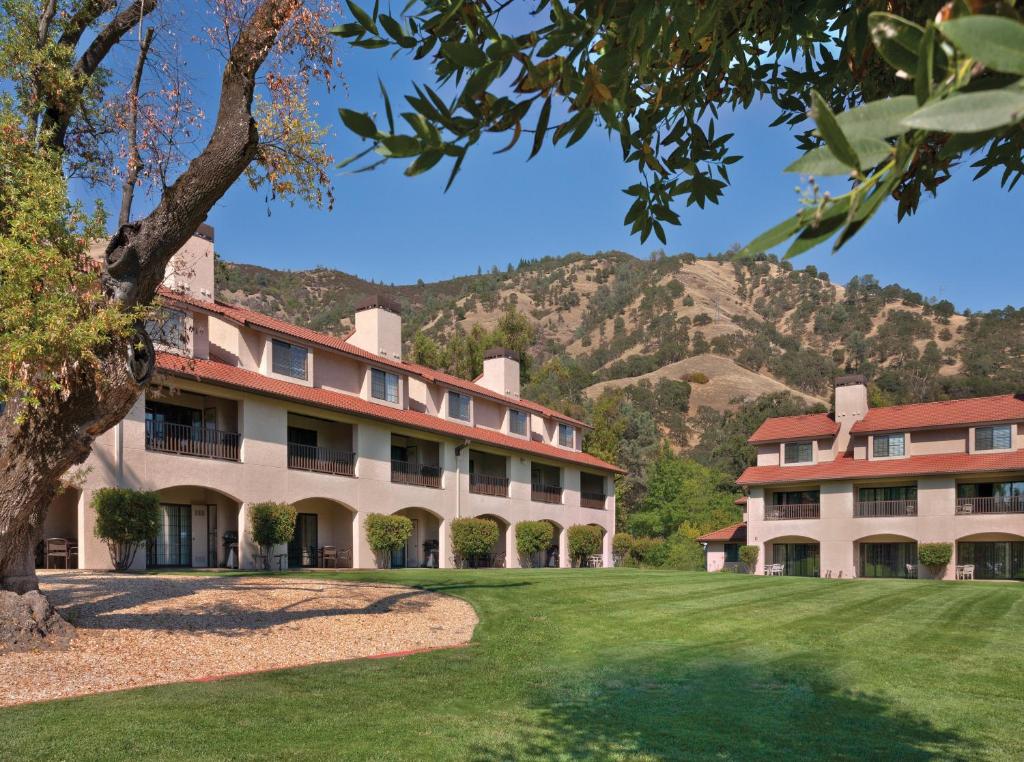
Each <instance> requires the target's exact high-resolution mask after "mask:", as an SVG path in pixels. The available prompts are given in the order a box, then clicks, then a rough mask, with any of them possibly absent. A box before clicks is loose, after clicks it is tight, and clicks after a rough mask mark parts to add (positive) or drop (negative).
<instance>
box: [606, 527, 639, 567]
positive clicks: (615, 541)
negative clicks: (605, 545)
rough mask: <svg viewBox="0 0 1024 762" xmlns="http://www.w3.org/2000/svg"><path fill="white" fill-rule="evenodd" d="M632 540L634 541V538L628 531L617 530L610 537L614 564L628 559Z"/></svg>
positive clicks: (631, 549) (631, 548)
mask: <svg viewBox="0 0 1024 762" xmlns="http://www.w3.org/2000/svg"><path fill="white" fill-rule="evenodd" d="M634 542H636V538H634V537H633V535H631V534H630V533H629V532H618V533H616V535H615V536H614V537H612V553H613V554H614V555H615V563H616V565H619V564H623V563H626V562H628V561H629V556H630V553H632V551H633V543H634Z"/></svg>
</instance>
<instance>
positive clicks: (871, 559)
mask: <svg viewBox="0 0 1024 762" xmlns="http://www.w3.org/2000/svg"><path fill="white" fill-rule="evenodd" d="M908 564H909V565H910V566H917V543H915V542H862V543H861V544H860V576H862V577H906V576H908V575H907V565H908Z"/></svg>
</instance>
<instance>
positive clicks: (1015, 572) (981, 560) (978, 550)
mask: <svg viewBox="0 0 1024 762" xmlns="http://www.w3.org/2000/svg"><path fill="white" fill-rule="evenodd" d="M956 565H957V566H973V567H974V575H973V576H974V579H1016V580H1024V537H1022V536H1021V535H1019V534H1012V533H1009V532H979V533H974V534H969V535H965V536H963V537H961V538H959V539H958V540H957V541H956Z"/></svg>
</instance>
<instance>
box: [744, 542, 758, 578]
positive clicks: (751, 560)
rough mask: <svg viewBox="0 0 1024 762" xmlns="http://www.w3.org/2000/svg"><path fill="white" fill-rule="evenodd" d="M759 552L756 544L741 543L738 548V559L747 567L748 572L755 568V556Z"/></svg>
mask: <svg viewBox="0 0 1024 762" xmlns="http://www.w3.org/2000/svg"><path fill="white" fill-rule="evenodd" d="M760 554H761V551H760V549H759V548H758V547H757V546H756V545H743V546H742V547H741V548H740V561H742V562H743V565H744V566H746V567H747V571H748V572H749V573H750V574H753V573H754V570H755V569H756V568H757V557H758V556H759V555H760Z"/></svg>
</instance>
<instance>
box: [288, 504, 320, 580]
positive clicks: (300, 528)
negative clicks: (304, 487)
mask: <svg viewBox="0 0 1024 762" xmlns="http://www.w3.org/2000/svg"><path fill="white" fill-rule="evenodd" d="M319 547H320V545H319V539H318V536H317V515H316V514H315V513H300V514H298V515H297V516H296V517H295V534H293V535H292V541H291V542H290V543H288V567H289V568H300V567H304V566H316V561H317V552H318V549H319Z"/></svg>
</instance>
